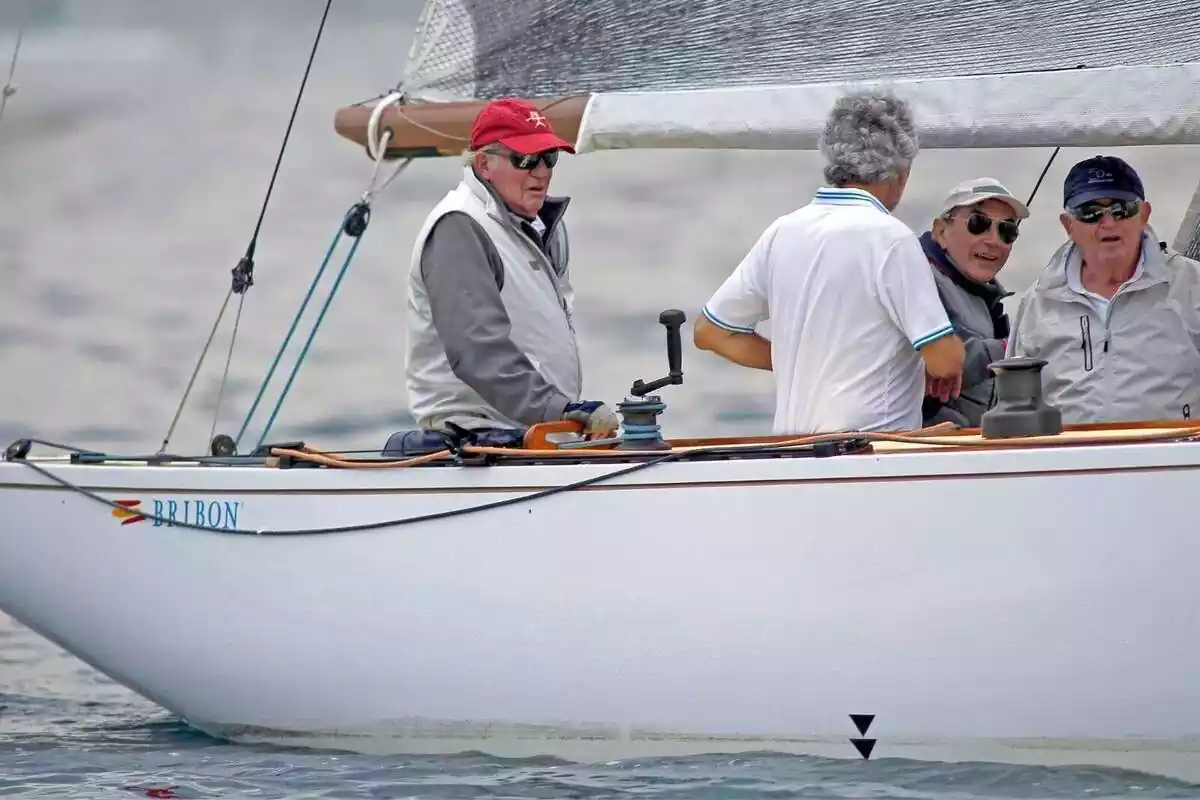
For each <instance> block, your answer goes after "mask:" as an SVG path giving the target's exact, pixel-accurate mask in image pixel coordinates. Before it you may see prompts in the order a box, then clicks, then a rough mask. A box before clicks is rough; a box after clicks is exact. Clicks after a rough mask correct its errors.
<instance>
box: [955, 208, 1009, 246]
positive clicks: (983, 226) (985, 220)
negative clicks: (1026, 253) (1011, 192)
mask: <svg viewBox="0 0 1200 800" xmlns="http://www.w3.org/2000/svg"><path fill="white" fill-rule="evenodd" d="M993 222H995V223H996V236H998V237H999V238H1000V241H1002V242H1004V243H1005V244H1012V243H1013V242H1015V241H1016V240H1017V237H1018V236H1020V235H1021V229H1020V227H1018V226H1017V223H1016V222H1014V221H1013V220H1011V219H1001V220H994V219H992V218H991V217H989V216H988V215H987V214H983V213H981V212H979V211H972V212H971V216H969V217H967V233H969V234H971V235H972V236H982V235H983V234H985V233H987V232H988V231H990V230H991V229H992V223H993Z"/></svg>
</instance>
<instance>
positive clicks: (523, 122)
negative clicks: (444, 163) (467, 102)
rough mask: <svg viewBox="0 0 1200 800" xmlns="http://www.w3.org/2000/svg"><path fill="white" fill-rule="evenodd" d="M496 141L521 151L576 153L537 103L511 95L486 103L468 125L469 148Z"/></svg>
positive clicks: (477, 147)
mask: <svg viewBox="0 0 1200 800" xmlns="http://www.w3.org/2000/svg"><path fill="white" fill-rule="evenodd" d="M497 142H499V143H500V144H502V145H504V146H505V147H507V148H508V149H510V150H512V151H514V152H517V153H522V154H524V155H530V154H533V153H540V152H542V151H543V150H555V149H558V150H566V151H567V152H568V153H571V154H572V155H574V153H575V148H574V147H573V146H572V145H571V144H570V143H568V142H567V141H566V140H564V139H561V138H559V136H558V135H557V134H556V133H555V132H554V129H553V128H551V127H550V120H549V119H548V118H547V117H546V115H545V114H543V113H542V112H541V111H540V110H539V109H538V107H537V106H535V105H534V104H533V103H530V102H527V101H525V100H518V99H516V98H512V97H506V98H503V99H501V100H493V101H492V102H490V103H488V104H487V105H486V106H484V107H483V110H482V111H480V112H479V115H478V116H477V117H475V123H474V124H473V125H472V126H471V149H472V150H478V149H480V148H481V147H483V146H485V145H489V144H495V143H497Z"/></svg>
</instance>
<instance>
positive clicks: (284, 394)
mask: <svg viewBox="0 0 1200 800" xmlns="http://www.w3.org/2000/svg"><path fill="white" fill-rule="evenodd" d="M337 238H339V239H340V238H341V233H340V232H339V233H338V237H337ZM361 241H362V238H361V237H358V236H356V237H354V244H352V245H350V252H349V253H347V254H346V260H345V261H343V262H342V268H341V269H340V270H338V274H337V278H335V279H334V281H333V287H332V288H331V289H330V290H329V296H328V297H326V298H325V303H324V305H322V306H321V311H320V313H319V314H317V321H316V322H314V323H313V327H312V330H311V331H309V332H308V340H307V341H306V342H305V343H304V349H303V350H301V351H300V356H299V357H298V358H297V359H296V364H295V366H293V367H292V374H291V375H289V376H288V379H287V383H286V384H284V386H283V391H282V392H280V394H279V400H277V401H276V402H275V408H274V410H272V411H271V416H270V418H269V419H268V420H267V426H266V427H265V428H263V431H262V433H261V434H260V435H259V437H258V445H256V447H262V443H263V440H264V439H266V438H267V434H268V433H270V431H271V426H272V425H274V424H275V417H276V415H278V414H279V409H280V408H281V407H282V406H283V399H284V398H285V397H287V393H288V392H289V391H291V388H292V381H294V380H295V379H296V373H297V372H299V371H300V365H301V364H303V363H304V358H305V356H307V355H308V348H309V347H311V346H312V343H313V339H314V338H316V335H317V329H318V328H320V327H321V323H322V322H323V321H324V319H325V312H326V311H328V310H329V305H330V304H331V303H332V302H333V297H334V295H336V294H337V290H338V287H339V286H340V285H341V283H342V278H344V277H345V276H346V269H347V267H349V266H350V262H351V261H352V260H353V259H354V253H355V252H356V251H357V250H358V245H359V242H361ZM335 242H336V239H335ZM322 269H324V268H323V267H322Z"/></svg>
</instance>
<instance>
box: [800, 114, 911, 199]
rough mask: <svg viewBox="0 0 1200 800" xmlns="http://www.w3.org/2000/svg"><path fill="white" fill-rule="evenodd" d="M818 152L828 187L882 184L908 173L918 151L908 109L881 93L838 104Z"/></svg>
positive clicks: (827, 123) (828, 121) (826, 125)
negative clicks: (823, 157) (825, 162)
mask: <svg viewBox="0 0 1200 800" xmlns="http://www.w3.org/2000/svg"><path fill="white" fill-rule="evenodd" d="M818 146H819V147H820V150H821V154H822V155H824V156H825V160H826V161H828V162H829V163H828V164H827V165H826V167H825V180H826V181H828V182H829V184H830V185H832V186H842V185H844V184H847V183H864V184H872V183H884V182H886V181H888V180H891V179H892V178H894V177H896V176H897V175H898V174H899V173H900V172H901V171H903V170H906V169H908V168H909V167H910V166H911V165H912V162H913V159H914V158H916V156H917V151H918V149H919V145H918V142H917V132H916V130H915V129H914V128H913V117H912V111H911V110H910V109H909V107H908V104H907V103H906V102H904V101H903V100H900V99H899V98H897V97H895V96H893V95H891V94H888V93H882V92H856V93H852V94H847V95H844V96H842V97H840V98H838V100H837V102H836V103H834V105H833V110H832V111H831V112H830V113H829V119H828V120H827V121H826V122H825V129H824V130H823V131H822V132H821V138H820V142H819V145H818Z"/></svg>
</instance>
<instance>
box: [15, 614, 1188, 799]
mask: <svg viewBox="0 0 1200 800" xmlns="http://www.w3.org/2000/svg"><path fill="white" fill-rule="evenodd" d="M0 797H5V798H10V797H11V798H50V797H55V798H59V797H61V798H81V799H83V798H96V800H101V799H103V800H109V799H110V798H114V799H119V798H123V797H178V798H239V797H244V798H342V797H345V798H353V797H361V798H417V797H420V798H482V797H487V798H623V797H629V798H632V797H671V798H675V797H678V798H730V799H732V798H790V797H795V798H874V799H875V800H888V799H891V798H894V799H895V800H975V799H978V800H982V799H983V798H1029V799H1030V800H1032V799H1033V798H1089V800H1098V799H1099V798H1142V799H1143V800H1149V799H1150V798H1197V797H1200V786H1189V785H1187V784H1183V783H1179V782H1177V781H1171V780H1166V779H1162V778H1156V777H1152V776H1149V775H1144V774H1140V773H1134V772H1123V771H1120V770H1099V769H1085V768H1057V769H1045V768H1032V767H1011V766H1004V765H996V764H928V763H921V762H915V761H903V760H889V759H881V760H874V759H873V760H871V761H869V762H865V763H864V762H860V761H850V760H828V759H818V758H798V757H793V756H781V755H772V754H765V753H764V754H750V755H744V756H739V757H730V756H720V757H716V756H708V757H694V758H669V759H649V760H636V761H614V762H606V763H600V764H576V763H570V762H566V761H559V760H556V759H548V758H546V759H521V760H505V759H496V758H491V757H488V756H483V755H479V754H470V753H468V754H463V755H459V756H452V757H444V756H443V757H428V758H417V757H390V758H381V757H368V756H357V755H348V754H344V753H325V752H307V751H301V750H286V749H280V748H269V747H248V746H234V745H228V744H224V743H222V742H219V741H216V740H214V739H211V738H209V737H207V736H204V735H203V734H199V733H196V732H194V731H192V730H191V729H189V728H187V727H186V726H184V725H183V724H182V723H180V722H178V721H177V720H176V719H173V718H172V717H170V716H169V715H167V714H166V713H165V712H163V711H161V710H160V709H158V708H157V707H156V706H154V705H152V704H150V703H149V702H147V701H145V700H142V699H141V698H139V697H137V696H136V695H133V694H132V693H130V692H127V691H125V690H124V689H122V688H120V687H116V686H114V685H113V684H112V683H111V682H109V681H108V680H107V679H105V678H103V677H102V676H99V675H97V674H96V673H95V672H94V671H92V670H91V669H89V668H88V667H86V666H83V665H82V664H80V663H79V662H78V661H76V660H75V659H73V658H72V657H70V656H68V655H67V654H65V653H63V652H62V651H61V650H59V649H58V648H56V647H54V646H53V645H50V644H49V643H47V642H45V640H43V639H41V638H40V637H37V636H36V635H35V634H33V633H31V632H30V631H28V630H26V629H24V628H22V627H19V626H16V625H15V624H13V623H12V622H11V621H9V620H6V619H3V618H0Z"/></svg>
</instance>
